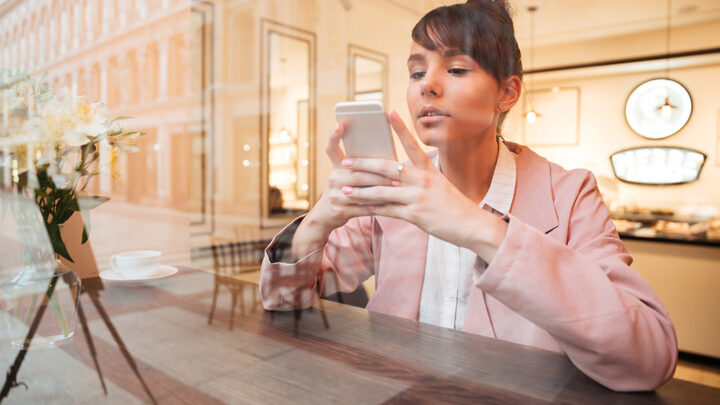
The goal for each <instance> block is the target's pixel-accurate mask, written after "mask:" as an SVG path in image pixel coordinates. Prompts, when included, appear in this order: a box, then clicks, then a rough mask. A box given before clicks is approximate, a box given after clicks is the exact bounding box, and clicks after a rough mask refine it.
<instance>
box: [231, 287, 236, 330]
mask: <svg viewBox="0 0 720 405" xmlns="http://www.w3.org/2000/svg"><path fill="white" fill-rule="evenodd" d="M236 306H237V291H232V305H231V306H230V330H233V321H235V307H236Z"/></svg>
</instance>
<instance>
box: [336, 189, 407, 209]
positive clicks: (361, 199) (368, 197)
mask: <svg viewBox="0 0 720 405" xmlns="http://www.w3.org/2000/svg"><path fill="white" fill-rule="evenodd" d="M342 191H343V193H344V194H345V195H346V196H347V198H348V199H350V200H351V201H352V202H354V203H356V204H400V205H408V204H411V203H412V202H413V201H415V196H414V194H413V193H411V192H408V189H407V188H406V187H388V186H371V187H352V188H350V189H348V188H344V189H343V190H342Z"/></svg>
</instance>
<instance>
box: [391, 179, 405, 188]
mask: <svg viewBox="0 0 720 405" xmlns="http://www.w3.org/2000/svg"><path fill="white" fill-rule="evenodd" d="M390 185H392V186H393V187H398V186H401V185H402V183H401V182H400V180H393V181H391V182H390Z"/></svg>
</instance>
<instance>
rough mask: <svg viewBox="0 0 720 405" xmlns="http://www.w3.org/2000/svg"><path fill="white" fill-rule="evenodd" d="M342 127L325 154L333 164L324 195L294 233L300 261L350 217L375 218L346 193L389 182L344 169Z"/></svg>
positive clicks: (368, 174)
mask: <svg viewBox="0 0 720 405" xmlns="http://www.w3.org/2000/svg"><path fill="white" fill-rule="evenodd" d="M342 137H343V127H342V125H340V124H338V125H337V126H335V129H333V132H332V133H331V134H330V137H329V139H328V142H327V144H326V145H325V152H326V153H327V155H328V157H330V161H331V162H332V164H333V169H332V172H330V177H329V178H328V182H327V186H326V188H325V191H324V192H323V194H322V197H320V200H319V201H318V202H317V204H315V206H314V207H313V209H312V210H311V211H310V212H309V213H308V215H307V216H306V217H305V218H304V219H303V221H302V223H301V224H300V226H299V227H298V230H297V231H296V232H295V236H294V237H293V243H292V253H293V256H294V257H295V258H296V259H300V258H302V257H303V256H305V255H307V254H308V253H310V252H312V251H313V250H315V249H317V248H318V247H320V246H322V245H324V244H325V242H327V239H328V237H329V236H330V233H331V232H332V231H333V229H335V228H338V227H341V226H343V225H345V223H346V222H347V221H348V220H349V219H350V218H353V217H361V216H368V215H374V213H373V212H372V209H371V208H372V207H369V206H368V205H367V204H363V203H362V202H358V201H356V200H354V199H351V198H349V197H348V191H350V190H353V189H357V188H358V187H362V186H378V185H381V186H388V187H389V186H390V185H391V182H392V178H389V177H386V176H383V175H382V174H377V173H371V172H367V171H357V170H351V169H348V168H345V167H343V166H342V165H341V162H343V161H344V160H346V158H345V153H344V152H343V151H342V149H341V148H340V140H341V139H342Z"/></svg>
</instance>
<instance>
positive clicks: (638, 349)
mask: <svg viewBox="0 0 720 405" xmlns="http://www.w3.org/2000/svg"><path fill="white" fill-rule="evenodd" d="M576 189H577V188H576ZM556 198H557V196H556ZM570 198H572V196H570ZM571 201H572V200H571ZM566 211H567V210H566ZM509 218H510V219H509V222H508V229H507V234H506V237H505V240H504V241H503V243H502V244H501V246H500V248H499V250H498V252H497V254H496V256H495V258H494V259H493V260H492V262H491V263H489V264H488V267H487V270H486V271H485V273H484V274H483V275H482V276H481V277H480V278H479V279H478V286H479V287H480V288H481V289H483V290H484V291H485V292H486V293H488V294H490V295H492V296H493V297H494V298H496V299H498V300H499V301H501V302H503V304H505V305H506V306H508V307H509V308H510V309H512V310H513V311H515V312H517V313H519V314H520V315H522V316H523V317H525V318H526V319H528V320H529V321H531V322H533V323H535V324H536V325H538V326H539V327H541V328H542V329H544V330H545V331H547V332H548V333H549V334H550V335H552V336H553V338H554V339H555V340H556V341H557V342H558V343H559V345H560V346H561V347H562V349H563V350H564V351H565V353H566V354H567V355H568V357H569V358H570V360H571V361H572V362H573V363H574V364H575V365H576V366H577V367H578V368H579V369H580V370H581V371H582V372H583V373H585V374H586V375H588V376H589V377H590V378H592V379H594V380H596V381H598V382H599V383H601V384H603V385H605V386H607V387H608V388H611V389H614V390H618V391H643V390H653V389H655V388H657V387H659V386H660V385H662V384H663V383H664V382H665V381H667V380H669V379H670V378H671V377H672V375H673V373H674V370H675V366H676V364H677V338H676V336H675V330H674V328H673V325H672V322H671V320H670V317H669V315H668V312H667V310H666V309H665V307H664V306H663V304H662V302H661V301H660V299H659V298H658V297H657V296H656V294H655V293H654V292H653V291H652V289H651V288H650V286H649V285H648V284H647V283H646V282H645V281H644V280H643V279H642V277H640V275H638V274H637V273H636V272H635V271H634V270H632V269H631V268H630V264H631V262H632V258H631V257H630V255H629V254H628V253H627V250H626V249H625V246H624V245H623V244H622V242H621V241H620V238H619V237H618V235H617V233H616V232H615V226H614V225H613V223H612V221H611V220H610V214H609V212H608V210H607V208H606V206H605V204H604V202H603V201H602V198H601V196H600V193H599V191H598V189H597V185H596V182H595V178H594V176H593V175H592V174H591V173H590V172H587V173H586V177H585V179H584V181H583V182H582V185H580V187H579V192H578V193H577V195H576V198H575V200H574V203H573V204H572V208H571V209H570V215H569V217H567V218H559V220H561V221H563V220H565V221H568V225H567V226H568V233H567V243H566V244H563V243H562V242H561V241H558V240H556V239H554V238H553V237H551V236H549V235H547V234H545V233H542V232H540V231H539V230H537V229H535V228H533V227H531V226H529V225H528V224H526V223H523V222H522V221H521V220H520V219H518V218H517V217H514V216H513V215H509Z"/></svg>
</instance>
